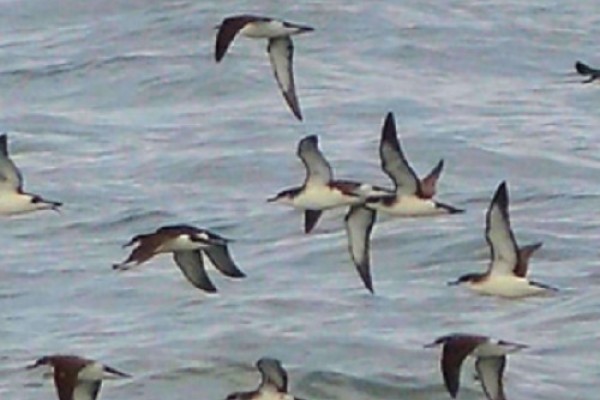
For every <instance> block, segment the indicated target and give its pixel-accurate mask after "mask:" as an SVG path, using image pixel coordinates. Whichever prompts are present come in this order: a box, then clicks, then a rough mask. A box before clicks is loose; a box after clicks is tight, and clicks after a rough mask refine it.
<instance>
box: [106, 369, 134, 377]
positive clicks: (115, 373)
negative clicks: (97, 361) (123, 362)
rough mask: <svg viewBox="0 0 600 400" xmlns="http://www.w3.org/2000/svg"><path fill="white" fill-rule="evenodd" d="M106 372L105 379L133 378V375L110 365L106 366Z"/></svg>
mask: <svg viewBox="0 0 600 400" xmlns="http://www.w3.org/2000/svg"><path fill="white" fill-rule="evenodd" d="M104 372H105V374H104V376H103V378H104V379H119V378H131V375H129V374H127V373H125V372H121V371H119V370H116V369H114V368H112V367H108V366H104Z"/></svg>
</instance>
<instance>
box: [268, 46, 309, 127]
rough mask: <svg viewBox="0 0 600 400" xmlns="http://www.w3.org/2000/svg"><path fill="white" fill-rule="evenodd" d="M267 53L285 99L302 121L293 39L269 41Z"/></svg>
mask: <svg viewBox="0 0 600 400" xmlns="http://www.w3.org/2000/svg"><path fill="white" fill-rule="evenodd" d="M267 51H268V52H269V59H270V60H271V67H272V68H273V74H274V75H275V79H276V80H277V84H278V85H279V89H281V93H282V94H283V97H284V98H285V101H286V103H287V104H288V106H289V107H290V109H291V110H292V112H293V113H294V115H295V116H296V118H298V119H299V120H301V121H302V113H301V112H300V103H299V102H298V98H297V97H296V87H295V85H294V66H293V60H294V44H293V43H292V39H291V38H290V37H289V36H281V37H277V38H272V39H269V45H268V47H267Z"/></svg>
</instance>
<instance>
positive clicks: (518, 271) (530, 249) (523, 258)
mask: <svg viewBox="0 0 600 400" xmlns="http://www.w3.org/2000/svg"><path fill="white" fill-rule="evenodd" d="M540 247H542V242H538V243H533V244H528V245H527V246H523V247H521V248H519V253H518V262H517V266H516V267H515V269H514V274H515V275H516V276H519V277H521V278H525V277H526V276H527V269H528V268H529V259H530V258H531V256H532V255H533V253H535V252H536V250H537V249H539V248H540Z"/></svg>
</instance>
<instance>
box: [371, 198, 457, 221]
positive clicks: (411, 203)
mask: <svg viewBox="0 0 600 400" xmlns="http://www.w3.org/2000/svg"><path fill="white" fill-rule="evenodd" d="M367 207H369V208H371V209H373V210H376V211H381V212H384V213H387V214H391V215H396V216H400V217H418V216H426V215H439V214H446V211H445V210H444V209H443V208H439V207H436V205H435V203H434V202H433V201H432V200H429V199H421V198H420V197H417V196H400V198H399V199H397V200H396V202H394V203H393V204H391V205H389V206H388V205H385V204H383V203H379V202H378V203H369V204H368V205H367Z"/></svg>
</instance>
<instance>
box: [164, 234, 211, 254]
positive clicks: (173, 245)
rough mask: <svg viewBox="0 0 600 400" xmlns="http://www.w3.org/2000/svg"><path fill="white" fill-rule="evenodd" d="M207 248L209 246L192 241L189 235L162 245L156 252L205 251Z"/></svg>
mask: <svg viewBox="0 0 600 400" xmlns="http://www.w3.org/2000/svg"><path fill="white" fill-rule="evenodd" d="M206 247H208V246H207V245H205V244H203V243H200V242H193V241H191V240H190V238H189V236H188V235H181V236H178V237H176V238H175V239H171V240H169V241H167V242H165V243H163V244H162V245H160V246H159V247H158V249H156V252H157V253H170V252H173V251H185V250H198V249H205V248H206Z"/></svg>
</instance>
